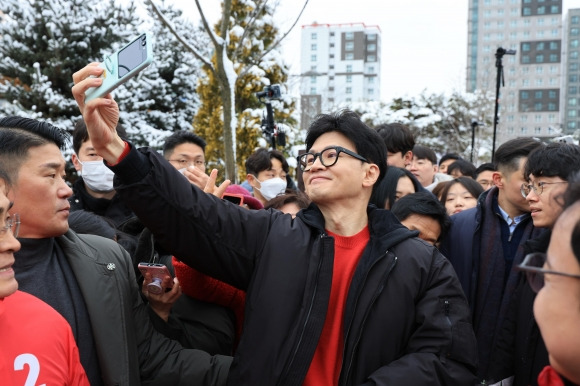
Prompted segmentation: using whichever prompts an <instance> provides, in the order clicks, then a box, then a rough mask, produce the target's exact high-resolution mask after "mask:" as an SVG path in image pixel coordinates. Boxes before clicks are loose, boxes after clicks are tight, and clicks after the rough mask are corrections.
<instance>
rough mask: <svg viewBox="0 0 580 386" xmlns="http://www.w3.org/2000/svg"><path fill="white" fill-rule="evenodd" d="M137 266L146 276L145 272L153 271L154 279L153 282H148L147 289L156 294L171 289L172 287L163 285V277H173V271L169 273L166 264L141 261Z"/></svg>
mask: <svg viewBox="0 0 580 386" xmlns="http://www.w3.org/2000/svg"><path fill="white" fill-rule="evenodd" d="M137 267H138V268H139V271H141V274H143V276H145V273H147V272H149V273H151V278H152V281H151V283H149V284H147V291H149V292H151V293H152V294H155V295H160V294H162V293H164V292H166V291H167V290H169V289H171V287H168V288H165V287H163V279H164V278H165V277H166V276H170V277H171V273H169V270H168V269H167V267H166V266H165V264H159V263H139V265H137Z"/></svg>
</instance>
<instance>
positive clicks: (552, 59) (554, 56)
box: [550, 54, 558, 63]
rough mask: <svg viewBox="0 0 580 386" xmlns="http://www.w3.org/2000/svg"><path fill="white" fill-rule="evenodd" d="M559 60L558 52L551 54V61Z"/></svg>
mask: <svg viewBox="0 0 580 386" xmlns="http://www.w3.org/2000/svg"><path fill="white" fill-rule="evenodd" d="M557 61H558V55H557V54H550V62H552V63H555V62H557Z"/></svg>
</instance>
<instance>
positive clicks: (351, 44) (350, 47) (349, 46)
mask: <svg viewBox="0 0 580 386" xmlns="http://www.w3.org/2000/svg"><path fill="white" fill-rule="evenodd" d="M344 49H345V50H347V51H352V50H354V42H346V43H345V44H344Z"/></svg>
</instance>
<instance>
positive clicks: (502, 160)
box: [493, 137, 544, 174]
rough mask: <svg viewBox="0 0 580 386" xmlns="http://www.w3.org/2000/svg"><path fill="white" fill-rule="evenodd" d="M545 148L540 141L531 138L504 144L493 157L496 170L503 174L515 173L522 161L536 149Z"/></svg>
mask: <svg viewBox="0 0 580 386" xmlns="http://www.w3.org/2000/svg"><path fill="white" fill-rule="evenodd" d="M541 146H544V145H543V144H542V143H541V142H540V141H538V140H535V139H533V138H530V137H519V138H514V139H511V140H509V141H507V142H504V143H503V144H502V145H501V146H500V147H498V148H497V151H496V152H495V155H494V156H493V164H494V166H495V170H498V171H501V172H502V173H506V174H507V173H513V172H515V171H516V170H518V169H519V168H520V160H521V159H522V158H524V157H527V156H528V155H529V154H530V153H531V152H532V151H534V150H535V149H537V148H539V147H541Z"/></svg>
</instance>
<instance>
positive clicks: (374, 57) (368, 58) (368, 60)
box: [367, 55, 377, 62]
mask: <svg viewBox="0 0 580 386" xmlns="http://www.w3.org/2000/svg"><path fill="white" fill-rule="evenodd" d="M376 60H377V59H376V56H375V55H367V62H375V61H376Z"/></svg>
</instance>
